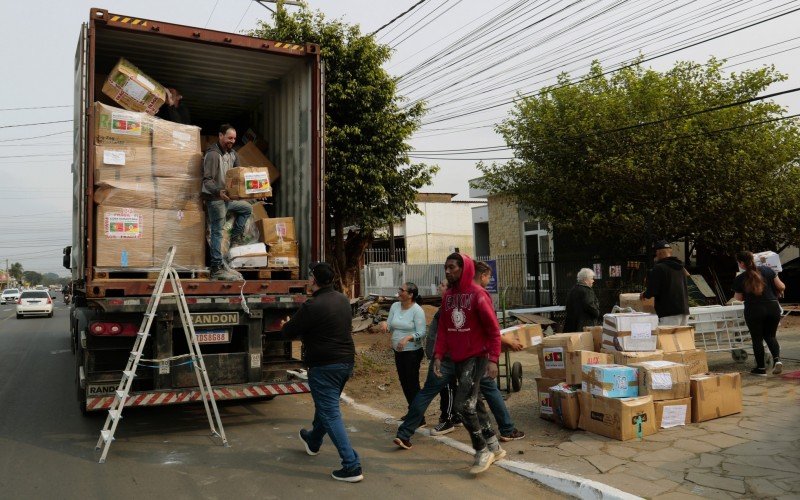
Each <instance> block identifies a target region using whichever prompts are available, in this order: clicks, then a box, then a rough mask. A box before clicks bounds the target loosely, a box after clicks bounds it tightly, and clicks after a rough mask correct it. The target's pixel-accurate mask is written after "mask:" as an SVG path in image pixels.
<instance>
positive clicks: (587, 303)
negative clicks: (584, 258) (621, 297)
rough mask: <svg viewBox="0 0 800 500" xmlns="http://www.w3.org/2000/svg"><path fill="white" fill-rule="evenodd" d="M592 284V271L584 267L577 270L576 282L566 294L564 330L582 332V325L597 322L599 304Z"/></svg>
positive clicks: (592, 324)
mask: <svg viewBox="0 0 800 500" xmlns="http://www.w3.org/2000/svg"><path fill="white" fill-rule="evenodd" d="M593 284H594V271H592V270H591V269H588V268H586V267H584V268H583V269H581V270H580V271H578V283H577V284H576V285H575V286H574V287H573V288H572V290H570V291H569V295H567V306H566V309H567V311H566V313H567V317H566V319H565V320H564V331H565V332H582V331H583V328H584V327H587V326H595V325H597V324H599V319H600V304H599V303H598V302H597V296H596V295H595V294H594V290H592V285H593Z"/></svg>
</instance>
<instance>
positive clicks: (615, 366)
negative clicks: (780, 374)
mask: <svg viewBox="0 0 800 500" xmlns="http://www.w3.org/2000/svg"><path fill="white" fill-rule="evenodd" d="M587 330H588V331H586V332H582V333H563V334H559V335H554V336H551V337H547V338H545V339H544V340H543V341H542V348H541V350H540V352H539V364H540V369H541V371H542V377H543V378H540V379H537V380H536V383H537V388H538V390H537V392H538V395H539V406H540V414H541V417H542V418H545V419H547V420H552V421H554V422H556V423H559V424H560V425H562V426H564V427H566V428H568V429H576V428H580V429H583V430H586V431H589V432H592V433H595V434H600V435H602V436H606V437H609V438H613V439H618V440H621V441H625V440H629V439H635V438H640V439H641V438H643V437H645V436H648V435H651V434H654V433H656V432H657V431H658V429H660V428H670V427H675V426H681V425H686V424H689V423H690V422H702V421H705V420H709V419H710V418H718V417H722V416H726V415H730V414H733V413H738V412H740V411H741V408H742V404H741V401H742V398H741V380H740V377H739V374H738V373H732V374H717V373H708V364H707V361H706V357H705V352H704V351H702V350H698V349H695V345H694V331H693V329H692V328H691V327H659V326H658V317H657V316H656V315H655V314H650V313H639V312H633V313H614V314H606V315H605V316H604V318H603V325H602V326H600V327H594V328H593V329H587Z"/></svg>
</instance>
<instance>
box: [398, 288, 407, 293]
mask: <svg viewBox="0 0 800 500" xmlns="http://www.w3.org/2000/svg"><path fill="white" fill-rule="evenodd" d="M397 290H398V291H401V292H407V291H408V290H406V289H405V288H398V289H397Z"/></svg>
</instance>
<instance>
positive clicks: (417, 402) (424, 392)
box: [397, 361, 455, 439]
mask: <svg viewBox="0 0 800 500" xmlns="http://www.w3.org/2000/svg"><path fill="white" fill-rule="evenodd" d="M441 371H442V376H441V377H437V376H436V374H435V373H433V362H431V364H430V366H429V367H428V377H427V378H426V379H425V385H423V386H422V389H420V391H419V392H418V393H417V395H416V397H414V400H413V401H412V402H411V404H410V405H409V406H408V416H407V417H406V419H405V420H403V423H402V424H401V425H400V428H399V429H397V437H399V438H401V439H411V436H413V435H414V431H416V430H417V427H419V424H420V423H422V418H423V417H424V416H425V410H427V409H428V405H430V404H431V401H433V398H435V397H436V395H437V394H439V392H440V391H441V390H442V388H443V387H444V386H446V385H447V383H448V382H450V381H451V380H452V378H453V374H454V373H455V371H454V366H453V363H452V362H450V361H442V368H441Z"/></svg>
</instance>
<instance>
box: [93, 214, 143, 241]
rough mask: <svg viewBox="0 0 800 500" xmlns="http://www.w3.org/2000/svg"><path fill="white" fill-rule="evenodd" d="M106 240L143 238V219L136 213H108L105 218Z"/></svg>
mask: <svg viewBox="0 0 800 500" xmlns="http://www.w3.org/2000/svg"><path fill="white" fill-rule="evenodd" d="M104 222H105V224H104V225H103V227H104V228H105V234H106V238H114V239H131V238H141V237H142V218H141V216H140V215H139V214H134V213H108V214H106V216H105V221H104Z"/></svg>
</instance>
